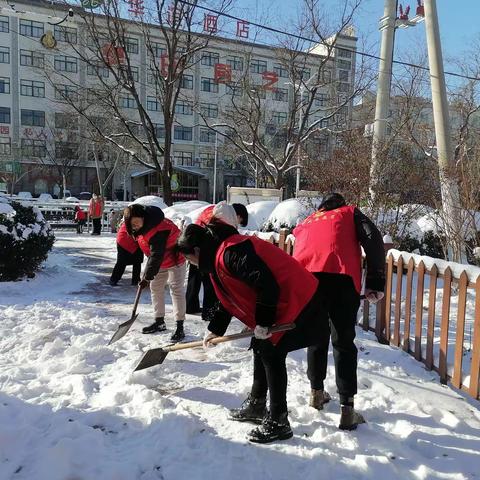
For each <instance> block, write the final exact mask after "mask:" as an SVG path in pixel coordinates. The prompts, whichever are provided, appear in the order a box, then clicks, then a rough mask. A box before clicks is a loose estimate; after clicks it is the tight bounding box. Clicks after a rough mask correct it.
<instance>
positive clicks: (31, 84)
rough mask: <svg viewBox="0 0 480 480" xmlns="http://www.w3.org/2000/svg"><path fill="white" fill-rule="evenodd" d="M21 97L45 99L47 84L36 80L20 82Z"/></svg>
mask: <svg viewBox="0 0 480 480" xmlns="http://www.w3.org/2000/svg"><path fill="white" fill-rule="evenodd" d="M20 95H23V96H24V97H41V98H44V97H45V83H44V82H37V81H35V80H23V79H22V80H20Z"/></svg>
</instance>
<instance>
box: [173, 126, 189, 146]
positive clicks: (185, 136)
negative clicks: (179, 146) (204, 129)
mask: <svg viewBox="0 0 480 480" xmlns="http://www.w3.org/2000/svg"><path fill="white" fill-rule="evenodd" d="M192 130H193V128H192V127H182V126H180V125H177V126H175V127H174V128H173V138H174V139H175V140H185V141H188V142H191V141H192Z"/></svg>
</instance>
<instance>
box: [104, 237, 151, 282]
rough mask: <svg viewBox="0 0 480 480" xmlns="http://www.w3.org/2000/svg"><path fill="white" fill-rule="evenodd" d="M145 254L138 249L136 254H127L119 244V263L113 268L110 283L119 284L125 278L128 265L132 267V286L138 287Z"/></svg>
mask: <svg viewBox="0 0 480 480" xmlns="http://www.w3.org/2000/svg"><path fill="white" fill-rule="evenodd" d="M142 262H143V253H142V251H141V250H140V249H139V248H138V249H137V251H136V252H134V253H130V252H127V250H125V249H124V248H122V247H121V246H120V245H118V244H117V263H115V266H114V267H113V272H112V275H111V276H110V281H111V282H115V283H117V282H118V281H119V280H120V279H121V278H122V276H123V274H124V272H125V268H126V267H127V265H133V267H132V285H136V284H137V283H138V282H139V281H140V272H141V270H142Z"/></svg>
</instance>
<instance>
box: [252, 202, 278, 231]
mask: <svg viewBox="0 0 480 480" xmlns="http://www.w3.org/2000/svg"><path fill="white" fill-rule="evenodd" d="M277 205H278V202H276V201H274V200H261V201H260V202H254V203H251V204H250V205H247V212H248V225H247V226H246V227H245V228H246V229H247V230H260V229H261V228H262V225H263V224H264V223H265V222H266V221H267V219H268V217H269V216H270V214H271V213H272V212H273V210H274V208H275V207H276V206H277Z"/></svg>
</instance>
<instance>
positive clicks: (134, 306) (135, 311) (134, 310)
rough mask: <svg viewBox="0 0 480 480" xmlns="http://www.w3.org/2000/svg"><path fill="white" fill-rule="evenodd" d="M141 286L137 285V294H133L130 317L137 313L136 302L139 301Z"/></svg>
mask: <svg viewBox="0 0 480 480" xmlns="http://www.w3.org/2000/svg"><path fill="white" fill-rule="evenodd" d="M142 290H143V288H142V287H141V286H140V285H139V286H138V287H137V294H136V295H135V302H134V303H133V310H132V318H133V317H134V316H135V314H136V313H137V307H138V302H139V301H140V295H141V294H142Z"/></svg>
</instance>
